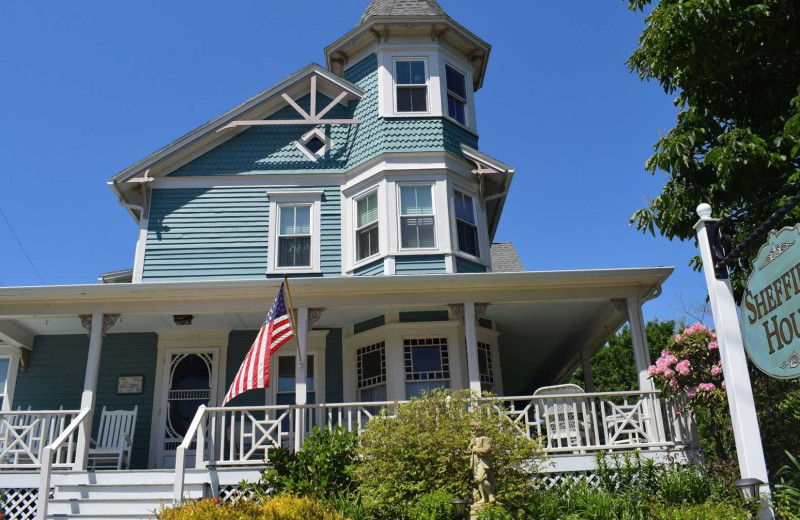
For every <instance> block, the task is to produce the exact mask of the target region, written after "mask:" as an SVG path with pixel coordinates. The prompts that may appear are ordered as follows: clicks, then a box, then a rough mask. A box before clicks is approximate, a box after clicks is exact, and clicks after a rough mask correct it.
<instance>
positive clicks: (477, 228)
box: [451, 186, 484, 261]
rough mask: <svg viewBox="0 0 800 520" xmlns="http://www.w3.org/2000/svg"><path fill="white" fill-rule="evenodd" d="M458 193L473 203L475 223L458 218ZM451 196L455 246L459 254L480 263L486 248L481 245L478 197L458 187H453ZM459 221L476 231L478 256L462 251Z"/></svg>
mask: <svg viewBox="0 0 800 520" xmlns="http://www.w3.org/2000/svg"><path fill="white" fill-rule="evenodd" d="M456 192H458V193H460V194H461V195H462V196H464V197H469V198H470V200H471V201H472V216H473V217H474V218H475V222H472V223H470V222H467V221H466V220H463V219H460V218H458V215H457V214H456ZM451 194H452V198H451V200H452V207H453V210H452V213H453V231H454V234H455V244H454V245H455V250H456V251H457V252H458V253H460V254H462V255H465V256H468V257H470V258H474V259H476V260H478V261H481V260H482V256H481V255H482V252H483V250H484V247H483V246H482V245H481V232H480V226H478V204H477V202H476V200H475V199H476V196H475V194H473V193H471V192H470V191H468V190H465V189H462V188H460V187H458V186H452V192H451ZM459 221H460V222H463V223H465V224H467V225H469V226H472V227H473V228H474V229H475V245H476V246H477V248H478V251H477V252H478V254H477V255H474V254H472V253H470V252H468V251H464V250H463V249H461V243H460V241H459V236H458V223H459Z"/></svg>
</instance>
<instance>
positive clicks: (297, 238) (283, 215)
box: [278, 204, 311, 267]
mask: <svg viewBox="0 0 800 520" xmlns="http://www.w3.org/2000/svg"><path fill="white" fill-rule="evenodd" d="M278 214H279V219H280V226H279V229H278V267H311V205H310V204H302V205H300V204H279V205H278Z"/></svg>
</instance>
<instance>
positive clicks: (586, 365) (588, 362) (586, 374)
mask: <svg viewBox="0 0 800 520" xmlns="http://www.w3.org/2000/svg"><path fill="white" fill-rule="evenodd" d="M581 365H582V366H583V382H584V384H586V391H587V392H590V393H591V392H594V378H593V377H592V355H591V354H590V353H589V351H588V350H586V349H583V350H581Z"/></svg>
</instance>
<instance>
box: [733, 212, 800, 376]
mask: <svg viewBox="0 0 800 520" xmlns="http://www.w3.org/2000/svg"><path fill="white" fill-rule="evenodd" d="M798 314H800V230H798V226H795V227H792V228H783V229H782V230H780V231H779V232H777V233H776V232H774V231H773V232H771V233H770V235H769V240H768V242H767V243H766V244H764V245H763V246H761V249H760V250H759V252H758V256H757V257H756V260H755V265H754V268H753V273H752V274H751V275H750V279H749V280H748V281H747V287H746V289H745V293H744V298H743V299H742V318H741V319H742V336H743V338H744V345H745V349H746V350H747V353H748V354H749V355H750V359H752V360H753V363H755V365H756V366H757V367H758V368H759V369H760V370H761V371H762V372H766V373H767V374H769V375H771V376H773V377H779V378H781V379H791V378H796V377H800V316H798Z"/></svg>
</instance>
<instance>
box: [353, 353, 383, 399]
mask: <svg viewBox="0 0 800 520" xmlns="http://www.w3.org/2000/svg"><path fill="white" fill-rule="evenodd" d="M367 349H372V350H371V351H369V352H365V353H362V352H361V351H364V350H367ZM373 351H377V352H379V353H380V358H381V361H380V363H381V366H380V372H381V373H380V375H379V376H378V381H377V382H373V383H371V384H365V385H364V386H359V385H360V384H361V381H360V380H359V376H360V375H361V374H360V373H359V372H360V371H363V368H362V366H361V363H362V360H360V359H359V357H363V356H364V355H365V354H370V353H371V352H373ZM386 358H387V349H386V341H384V340H379V341H376V342H375V343H368V344H365V345H362V346H360V347H356V348H355V360H356V369H355V374H356V380H355V387H356V398H357V400H358V402H371V401H364V400H362V399H361V397H360V396H359V394H360V393H361V391H362V390H371V389H373V388H377V387H379V386H383V387H384V388H385V390H384V393H385V394H386V399H383V400H384V401H386V400H388V397H389V370H388V368H387V363H386Z"/></svg>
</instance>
